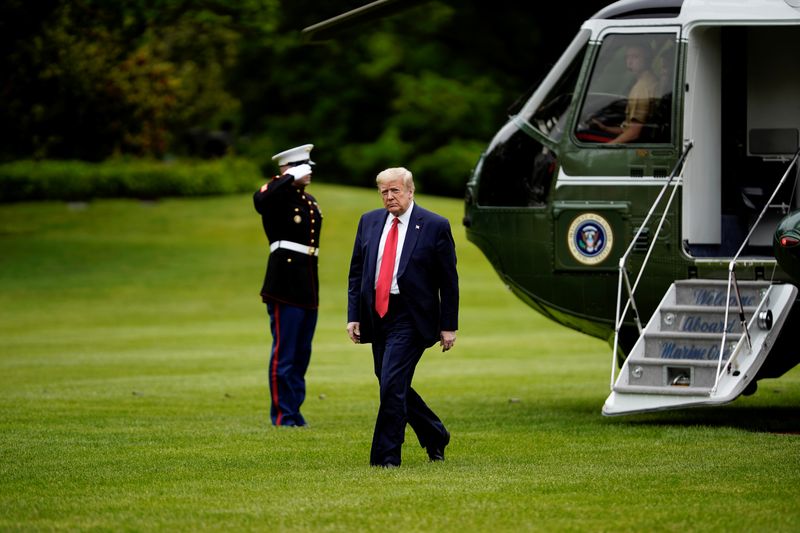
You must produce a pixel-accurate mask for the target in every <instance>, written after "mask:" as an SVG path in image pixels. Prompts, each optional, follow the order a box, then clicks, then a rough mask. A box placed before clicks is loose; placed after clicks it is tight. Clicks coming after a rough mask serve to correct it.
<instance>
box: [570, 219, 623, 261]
mask: <svg viewBox="0 0 800 533" xmlns="http://www.w3.org/2000/svg"><path fill="white" fill-rule="evenodd" d="M613 244H614V235H613V233H612V232H611V224H609V223H608V221H607V220H606V219H605V218H603V217H601V216H600V215H598V214H596V213H584V214H583V215H580V216H579V217H576V218H575V220H573V221H572V224H570V225H569V231H567V247H568V248H569V251H570V253H571V254H572V257H574V258H575V260H576V261H578V262H579V263H581V264H583V265H596V264H598V263H602V262H603V261H604V260H605V259H606V258H607V257H608V254H610V253H611V247H612V245H613Z"/></svg>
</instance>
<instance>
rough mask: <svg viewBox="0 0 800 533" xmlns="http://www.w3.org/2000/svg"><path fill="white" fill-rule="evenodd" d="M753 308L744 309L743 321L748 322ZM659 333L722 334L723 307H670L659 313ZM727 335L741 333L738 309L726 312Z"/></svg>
mask: <svg viewBox="0 0 800 533" xmlns="http://www.w3.org/2000/svg"><path fill="white" fill-rule="evenodd" d="M755 310H756V308H755V307H745V308H744V314H745V319H746V320H748V321H749V320H750V318H751V317H752V316H753V313H754V312H755ZM659 316H660V318H661V321H660V323H659V326H660V330H661V331H664V332H666V331H670V332H685V333H722V330H723V325H724V323H725V307H704V306H701V305H671V306H665V307H662V308H661V309H660V311H659ZM727 329H728V333H741V332H742V323H741V321H740V320H739V312H738V308H731V309H730V311H729V312H728V328H727Z"/></svg>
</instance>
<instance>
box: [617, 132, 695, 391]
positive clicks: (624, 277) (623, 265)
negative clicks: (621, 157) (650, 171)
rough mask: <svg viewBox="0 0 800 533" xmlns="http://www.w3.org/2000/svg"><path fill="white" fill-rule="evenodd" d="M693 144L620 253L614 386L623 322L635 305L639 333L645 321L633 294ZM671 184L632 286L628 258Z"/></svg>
mask: <svg viewBox="0 0 800 533" xmlns="http://www.w3.org/2000/svg"><path fill="white" fill-rule="evenodd" d="M692 146H694V143H693V142H692V141H687V143H686V145H685V146H684V148H683V152H682V153H681V156H680V157H679V158H678V161H677V162H676V163H675V166H674V167H672V172H670V175H669V178H668V179H667V182H666V183H665V184H664V186H663V187H661V190H660V191H659V193H658V196H657V197H656V199H655V200H654V201H653V204H652V205H651V206H650V210H649V211H648V212H647V215H646V216H645V217H644V220H643V221H642V223H641V224H639V228H638V229H637V230H636V234H635V235H634V236H633V239H632V240H631V242H630V244H628V248H627V249H626V250H625V253H624V254H622V257H620V259H619V279H618V283H617V308H616V316H615V317H614V346H613V349H612V351H611V390H614V381H615V379H616V361H617V349H618V347H619V330H620V328H621V327H622V323H623V322H624V321H625V316H626V315H627V314H628V309H633V314H634V320H635V321H636V327H637V328H638V330H639V334H640V335H641V334H642V322H641V319H640V318H639V310H638V309H637V308H636V300H635V299H634V294H635V292H636V289H637V287H638V286H639V281H640V280H641V279H642V274H644V269H645V267H646V266H647V262H648V261H649V259H650V255H651V254H652V252H653V248H654V247H655V244H656V242H658V236H659V235H660V233H661V228H662V227H663V226H664V220H665V219H666V217H667V213H669V208H670V207H671V206H672V201H673V200H674V199H675V193H676V192H677V191H678V185H679V184H680V180H679V179H678V180H676V179H675V178H676V176H678V174H679V173H681V172H683V168H684V164H685V162H686V157H687V156H688V155H689V152H690V151H691V149H692ZM673 181H674V184H673ZM670 185H673V189H672V194H670V196H669V200H667V204H666V206H665V207H664V212H663V213H662V214H661V219H660V220H659V222H658V227H657V228H656V231H655V233H654V235H653V239H652V240H651V241H650V245H649V246H648V248H647V254H645V257H644V260H643V261H642V266H641V268H639V273H638V275H637V277H636V281H635V282H634V283H633V286H631V282H630V278H629V277H628V271H627V263H628V258H629V257H630V255H631V253H632V252H633V247H634V246H635V245H636V242H637V241H638V240H639V237H640V236H641V234H642V231H643V230H644V228H645V227H646V225H647V223H648V222H649V220H650V218H651V217H652V216H653V214H654V213H655V210H656V207H657V206H658V204H659V203H660V202H661V199H662V198H663V197H664V194H665V193H666V191H667V189H668V188H669V187H670ZM623 282H624V283H625V289H626V290H627V292H628V299H627V301H626V302H625V308H624V309H623V310H622V314H620V307H621V306H622V285H623Z"/></svg>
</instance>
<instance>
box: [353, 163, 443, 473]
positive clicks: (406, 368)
mask: <svg viewBox="0 0 800 533" xmlns="http://www.w3.org/2000/svg"><path fill="white" fill-rule="evenodd" d="M375 181H376V182H377V184H378V190H379V191H380V193H381V197H382V199H383V205H384V207H385V209H376V210H374V211H370V212H368V213H366V214H364V215H363V216H362V217H361V220H360V221H359V223H358V232H357V234H356V239H355V244H354V246H353V257H352V259H351V261H350V278H349V288H348V305H347V320H348V324H347V333H348V335H349V336H350V339H351V340H352V341H353V342H355V343H372V355H373V360H374V365H375V375H376V376H377V377H378V382H379V384H380V408H379V410H378V418H377V420H376V422H375V432H374V434H373V438H372V451H371V453H370V464H371V465H373V466H383V467H395V466H400V462H401V453H400V452H401V447H402V444H403V440H404V436H405V427H406V422H407V423H408V424H410V425H411V428H412V429H413V430H414V432H415V433H416V434H417V438H418V439H419V443H420V445H421V446H422V447H423V448H425V449H426V451H427V452H428V457H429V459H430V460H431V461H443V460H444V449H445V447H446V446H447V445H448V444H449V442H450V432H449V431H447V429H446V428H445V426H444V424H443V423H442V421H441V420H440V419H439V417H437V416H436V414H435V413H434V412H433V411H432V410H431V409H430V408H429V407H428V406H427V405H426V404H425V402H424V401H423V400H422V398H421V397H420V396H419V394H417V393H416V391H414V389H413V388H411V380H412V378H413V377H414V370H415V368H416V366H417V363H418V362H419V360H420V358H421V357H422V352H423V351H425V349H426V348H428V347H430V346H432V345H433V344H435V343H436V341H439V342H440V343H441V346H442V351H447V350H449V349H450V348H452V347H453V345H454V344H455V341H456V330H457V329H458V273H457V271H456V252H455V243H454V242H453V235H452V233H451V231H450V223H449V222H448V221H447V219H446V218H443V217H441V216H439V215H437V214H435V213H432V212H431V211H428V210H426V209H423V208H422V207H420V206H418V205H416V204H415V203H414V180H413V177H412V175H411V172H409V171H408V170H406V169H405V168H389V169H386V170H384V171H383V172H381V173H380V174H378V177H377V179H376V180H375Z"/></svg>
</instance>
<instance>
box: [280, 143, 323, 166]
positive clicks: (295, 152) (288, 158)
mask: <svg viewBox="0 0 800 533" xmlns="http://www.w3.org/2000/svg"><path fill="white" fill-rule="evenodd" d="M312 148H314V145H313V144H304V145H302V146H296V147H294V148H289V149H288V150H284V151H283V152H281V153H279V154H275V155H273V156H272V160H273V161H275V162H276V163H278V166H283V165H288V164H289V163H299V162H307V163H309V164H311V165H313V164H314V162H313V161H311V149H312Z"/></svg>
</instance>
